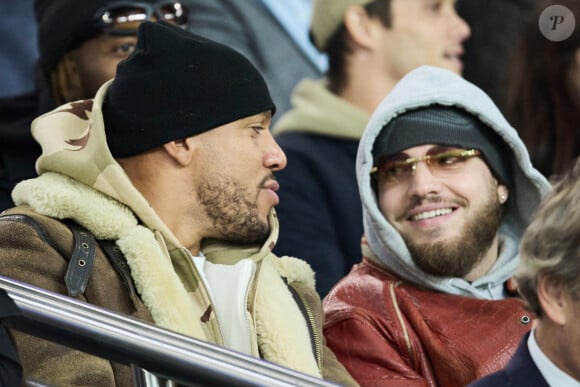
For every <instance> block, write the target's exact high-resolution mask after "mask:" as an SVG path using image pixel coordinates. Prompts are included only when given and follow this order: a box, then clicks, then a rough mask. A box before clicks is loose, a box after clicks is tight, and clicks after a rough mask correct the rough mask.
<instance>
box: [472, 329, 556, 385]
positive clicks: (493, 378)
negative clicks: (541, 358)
mask: <svg viewBox="0 0 580 387" xmlns="http://www.w3.org/2000/svg"><path fill="white" fill-rule="evenodd" d="M528 337H530V333H527V334H526V335H525V336H524V338H523V339H522V341H521V342H520V345H519V347H518V349H517V350H516V353H515V354H514V356H513V357H512V359H511V360H510V361H509V363H508V364H507V365H506V367H505V368H504V369H503V370H501V371H498V372H496V373H494V374H491V375H489V376H486V377H485V378H483V379H480V380H477V381H475V382H473V383H471V384H470V385H469V386H468V387H519V386H525V387H549V385H548V383H547V382H546V379H544V377H543V376H542V374H541V373H540V370H539V369H538V367H537V366H536V363H534V361H533V360H532V357H531V356H530V351H529V349H528V344H527V343H528Z"/></svg>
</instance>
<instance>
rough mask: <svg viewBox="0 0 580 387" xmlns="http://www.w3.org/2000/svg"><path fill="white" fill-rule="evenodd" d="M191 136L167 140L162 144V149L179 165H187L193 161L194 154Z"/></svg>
mask: <svg viewBox="0 0 580 387" xmlns="http://www.w3.org/2000/svg"><path fill="white" fill-rule="evenodd" d="M193 142H194V140H193V137H187V138H182V139H179V140H173V141H169V142H167V143H165V144H163V149H165V151H166V152H167V154H169V156H170V157H171V158H173V159H174V160H175V162H176V163H178V164H179V165H181V166H187V165H189V164H191V162H192V161H193V154H194V149H195V147H194V143H193Z"/></svg>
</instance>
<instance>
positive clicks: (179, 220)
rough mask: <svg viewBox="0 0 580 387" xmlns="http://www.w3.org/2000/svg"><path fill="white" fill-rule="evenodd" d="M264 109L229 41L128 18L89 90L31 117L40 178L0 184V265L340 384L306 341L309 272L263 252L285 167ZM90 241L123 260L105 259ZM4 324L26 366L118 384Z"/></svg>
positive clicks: (255, 75) (330, 358)
mask: <svg viewBox="0 0 580 387" xmlns="http://www.w3.org/2000/svg"><path fill="white" fill-rule="evenodd" d="M274 112H275V106H274V103H273V102H272V99H271V97H270V93H269V91H268V88H267V86H266V84H265V82H264V79H263V78H262V77H261V75H260V74H259V72H258V71H257V69H256V68H255V67H254V66H253V65H251V64H250V62H249V61H248V60H247V59H246V58H245V57H243V56H242V55H241V54H239V53H238V52H237V51H235V50H233V49H231V48H227V47H226V46H223V45H221V44H218V43H215V42H213V41H210V40H206V39H204V38H201V37H199V36H196V35H192V34H190V33H188V32H186V31H185V30H183V29H180V28H178V27H176V26H173V25H171V24H169V23H166V22H157V23H152V22H144V23H142V24H141V25H140V26H139V30H138V41H137V45H136V47H135V50H134V51H133V53H132V54H131V55H130V56H129V57H128V58H127V59H126V60H125V61H123V62H121V63H120V64H119V66H118V68H117V75H116V77H115V79H114V80H111V81H109V82H107V83H105V84H104V85H103V86H102V87H101V88H100V89H99V90H98V92H97V94H96V96H95V98H94V100H82V101H76V102H72V103H69V104H65V105H63V106H60V107H59V108H57V109H55V110H53V111H51V112H49V113H46V114H44V115H43V116H40V117H39V118H37V119H36V120H35V121H34V122H33V124H32V134H33V136H34V138H35V139H36V140H37V141H38V142H39V143H40V145H41V147H42V155H41V156H40V158H39V159H38V160H37V169H38V171H39V174H40V176H39V177H37V178H34V179H29V180H26V181H23V182H21V183H19V184H18V185H16V187H15V189H14V191H13V198H14V200H15V202H16V203H17V204H18V207H15V208H13V209H10V210H7V211H6V212H5V214H4V216H3V217H0V268H1V269H0V274H2V275H5V276H8V277H12V278H15V279H18V280H20V281H23V282H27V283H30V284H33V285H36V286H40V287H44V288H47V289H49V290H52V291H56V292H60V293H63V294H68V295H70V296H75V297H77V298H79V299H82V300H85V301H87V302H89V303H93V304H95V305H98V306H101V307H105V308H108V309H111V310H113V311H116V312H120V313H124V314H127V315H131V316H134V317H136V318H140V319H143V320H145V321H150V322H153V323H155V324H157V325H159V326H162V327H164V328H167V329H171V330H173V331H176V332H179V333H183V334H186V335H189V336H192V337H196V338H198V339H201V340H205V341H209V342H211V343H215V344H218V345H222V346H225V347H227V348H231V349H233V350H236V351H239V352H243V353H246V354H249V355H253V356H256V357H260V358H263V359H266V360H268V361H271V362H274V363H278V364H281V365H283V366H286V367H289V368H292V369H295V370H298V371H301V372H304V373H307V374H310V375H314V376H318V377H322V378H328V379H331V380H333V381H336V382H339V383H342V384H345V385H356V382H354V380H352V378H351V377H350V375H349V374H348V373H347V372H346V371H345V370H344V368H343V367H342V365H340V363H339V362H338V361H337V360H336V358H335V357H334V355H333V353H332V352H331V351H330V350H329V349H328V348H327V347H326V346H325V345H324V342H323V340H322V309H321V302H320V298H319V296H318V294H317V293H316V290H315V287H314V273H313V272H312V270H311V269H310V267H309V266H308V265H307V264H306V263H305V262H304V261H302V260H299V259H297V258H290V257H284V258H278V257H276V256H275V255H274V254H272V252H271V250H272V248H273V246H274V245H275V243H276V239H277V236H278V223H277V219H276V215H275V212H274V210H273V207H274V206H275V205H276V204H278V201H279V199H278V196H277V194H276V191H277V189H278V183H277V182H276V179H275V178H274V172H276V171H278V170H281V169H282V168H284V167H285V165H286V157H285V155H284V153H283V152H282V150H281V149H280V147H279V146H278V144H277V143H276V142H275V141H274V139H273V137H272V135H271V133H270V131H269V126H270V122H271V118H272V115H273V114H274ZM64 220H67V221H66V222H64ZM70 222H73V225H74V224H77V225H80V226H81V227H82V228H84V229H86V230H87V233H89V234H92V235H94V237H95V238H96V240H97V241H98V244H99V246H98V247H97V249H96V253H95V255H94V256H93V258H92V259H89V261H92V263H91V265H92V268H91V269H89V270H76V269H74V267H73V268H72V269H71V267H72V266H73V265H74V264H75V261H74V259H73V258H71V257H72V256H74V251H75V240H74V237H73V235H74V234H73V232H71V226H70V224H71V223H70ZM73 227H74V226H73ZM39 230H42V233H41V234H42V235H44V236H45V237H44V238H43V237H42V235H40V234H39ZM105 241H113V242H114V245H115V249H113V250H116V251H118V252H120V253H121V254H122V256H123V257H122V260H123V263H124V265H125V266H123V265H121V267H126V268H127V269H128V270H127V269H122V268H121V269H119V265H117V266H115V265H114V264H113V262H112V261H110V260H109V259H108V255H107V253H106V251H109V252H110V251H111V249H107V248H106V247H103V248H101V246H107V244H106V242H105ZM85 266H86V265H85ZM83 267H84V266H83ZM117 270H120V271H119V273H120V274H122V275H120V274H118V272H117ZM12 333H13V334H14V336H15V338H16V342H17V345H18V349H19V351H20V354H21V359H22V363H23V367H24V372H25V375H26V376H30V377H32V378H33V379H35V380H39V381H43V382H49V383H50V384H54V385H90V386H115V385H116V386H127V385H131V370H130V369H128V368H127V367H123V366H120V365H118V364H116V363H111V362H109V361H107V360H104V359H99V358H95V357H92V356H88V355H86V354H82V353H79V352H77V351H74V350H70V349H66V348H62V347H59V346H56V345H54V344H52V343H48V342H45V341H42V340H40V339H37V338H34V337H31V336H28V335H25V334H22V333H19V332H12ZM192 383H195V375H192Z"/></svg>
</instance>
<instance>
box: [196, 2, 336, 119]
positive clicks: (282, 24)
mask: <svg viewBox="0 0 580 387" xmlns="http://www.w3.org/2000/svg"><path fill="white" fill-rule="evenodd" d="M311 2H312V0H283V1H280V0H243V1H240V0H192V1H191V11H192V12H191V16H190V20H191V23H190V24H189V27H188V28H189V30H190V31H192V32H195V33H197V34H200V35H202V36H205V37H207V38H209V39H212V40H215V41H217V42H221V43H224V44H226V45H228V46H230V47H233V48H235V49H236V50H238V51H240V52H241V53H242V54H244V56H246V57H247V58H248V59H249V60H250V62H252V63H253V64H254V65H255V66H256V67H257V68H258V70H259V71H260V73H261V74H262V76H263V77H264V78H265V79H266V83H267V84H268V88H269V89H270V92H271V93H272V97H273V98H274V102H275V103H276V106H277V111H276V116H274V118H273V119H274V122H276V120H277V119H278V117H280V116H281V115H282V114H283V113H284V112H285V111H287V110H289V109H290V95H291V93H292V90H293V89H294V87H295V86H296V84H297V83H298V81H300V80H301V79H302V78H305V77H309V78H319V77H321V76H322V74H323V72H324V71H325V70H326V67H327V65H326V57H325V56H324V55H323V54H321V53H319V52H318V51H317V50H316V49H315V48H314V46H313V45H312V43H311V42H310V40H309V38H308V27H309V23H310V14H311Z"/></svg>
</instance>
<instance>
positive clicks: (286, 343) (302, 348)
mask: <svg viewBox="0 0 580 387" xmlns="http://www.w3.org/2000/svg"><path fill="white" fill-rule="evenodd" d="M278 261H280V260H279V259H277V258H274V259H272V256H268V257H266V258H265V259H264V260H263V261H262V266H261V268H260V274H259V276H258V287H257V291H256V307H255V322H256V331H257V332H258V345H259V347H260V351H261V352H262V354H263V356H264V358H265V359H268V360H270V361H273V362H275V363H279V364H284V365H285V366H287V367H289V368H293V369H296V370H298V371H300V372H304V373H306V374H309V375H314V376H317V377H319V378H321V377H322V376H321V374H320V370H319V369H318V365H317V363H316V359H315V358H314V354H313V353H312V344H311V343H310V339H309V338H310V332H309V331H308V327H307V326H306V323H305V320H304V318H303V317H302V312H301V311H300V309H299V308H298V305H296V303H295V302H294V298H293V297H292V294H291V293H290V291H289V290H288V288H287V286H286V284H285V283H284V282H283V281H282V279H281V278H280V274H279V273H278V270H277V267H276V266H278V264H279V262H278ZM293 261H298V260H297V259H295V258H293V259H291V260H286V263H287V265H286V264H285V265H284V266H286V267H287V268H291V270H289V274H293V275H294V276H295V277H296V278H298V277H302V276H303V275H304V274H303V273H300V272H299V269H300V266H302V268H304V267H307V266H308V265H306V266H305V265H296V267H294V268H292V266H293V265H292V263H293ZM308 270H309V271H310V272H312V270H311V269H310V268H309V267H308ZM312 281H313V280H312Z"/></svg>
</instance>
